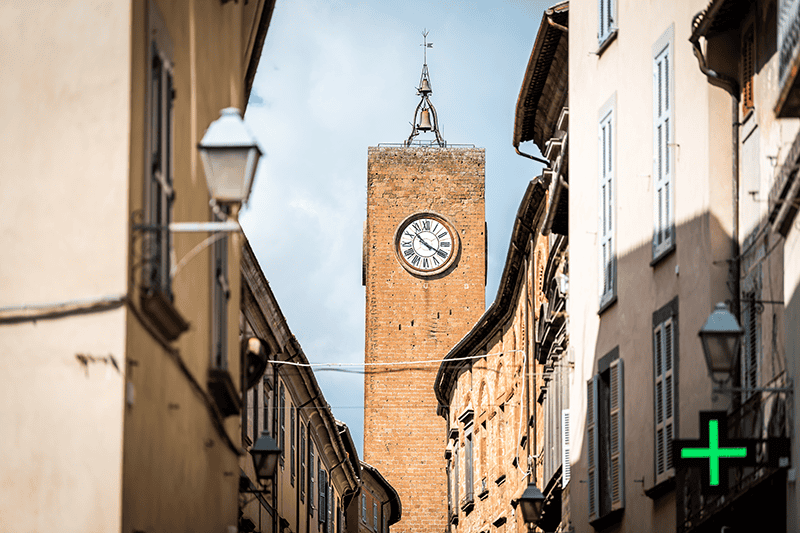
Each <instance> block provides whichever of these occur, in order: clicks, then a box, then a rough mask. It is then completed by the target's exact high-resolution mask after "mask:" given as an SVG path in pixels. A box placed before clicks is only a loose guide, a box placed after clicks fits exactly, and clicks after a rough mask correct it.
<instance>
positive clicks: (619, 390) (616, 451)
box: [609, 359, 625, 511]
mask: <svg viewBox="0 0 800 533" xmlns="http://www.w3.org/2000/svg"><path fill="white" fill-rule="evenodd" d="M609 372H610V373H611V376H610V380H609V381H610V389H611V390H610V393H611V394H610V402H609V420H610V423H609V426H610V427H609V437H610V444H611V450H610V452H611V464H610V465H609V477H610V478H611V486H610V487H609V489H610V491H611V510H612V511H614V510H616V509H622V508H623V507H625V424H624V421H625V419H624V416H623V404H624V395H623V392H624V390H623V383H622V359H617V360H616V361H614V362H613V363H611V366H610V368H609Z"/></svg>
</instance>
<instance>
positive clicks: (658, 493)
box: [644, 476, 675, 500]
mask: <svg viewBox="0 0 800 533" xmlns="http://www.w3.org/2000/svg"><path fill="white" fill-rule="evenodd" d="M673 490H675V476H672V477H671V478H667V479H665V480H664V481H662V482H661V483H657V484H655V485H653V486H652V487H650V488H649V489H645V490H644V494H645V496H647V497H648V498H650V499H651V500H657V499H659V498H660V497H662V496H664V495H665V494H669V493H670V492H672V491H673Z"/></svg>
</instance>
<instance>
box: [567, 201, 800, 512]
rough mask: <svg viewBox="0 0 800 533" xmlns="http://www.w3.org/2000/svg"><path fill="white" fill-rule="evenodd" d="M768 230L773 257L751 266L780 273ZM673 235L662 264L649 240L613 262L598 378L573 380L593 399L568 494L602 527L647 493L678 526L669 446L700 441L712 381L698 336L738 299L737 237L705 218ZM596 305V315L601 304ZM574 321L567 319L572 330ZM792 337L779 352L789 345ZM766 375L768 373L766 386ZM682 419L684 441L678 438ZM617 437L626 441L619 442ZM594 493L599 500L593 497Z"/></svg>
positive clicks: (788, 312) (792, 306)
mask: <svg viewBox="0 0 800 533" xmlns="http://www.w3.org/2000/svg"><path fill="white" fill-rule="evenodd" d="M762 223H766V221H765V220H764V221H762ZM619 231H620V230H618V234H619ZM767 233H769V236H770V243H769V246H767V247H766V250H767V251H766V253H765V254H764V255H762V256H760V258H758V259H756V260H755V262H762V263H764V264H765V265H766V264H767V262H772V264H771V271H773V272H781V273H782V271H783V250H782V248H783V245H784V242H783V239H782V238H781V237H780V236H777V234H775V235H773V234H771V232H767ZM674 235H675V243H676V245H675V246H674V248H673V249H672V250H670V251H667V252H666V253H663V254H662V255H661V256H660V257H659V258H658V259H657V260H656V261H654V260H653V256H654V246H653V244H652V243H650V242H647V243H642V244H641V245H639V246H637V247H636V248H633V249H630V250H626V251H625V253H624V254H623V255H619V256H618V257H616V259H615V263H616V264H615V269H616V285H615V292H616V294H615V295H614V297H613V298H611V299H610V301H611V302H612V303H610V304H607V305H606V307H605V309H603V311H602V313H600V323H599V326H598V332H597V338H596V342H595V346H594V353H593V354H592V353H591V352H588V353H586V352H585V355H584V356H585V357H593V359H594V363H593V366H592V375H591V376H583V377H582V378H581V377H577V378H576V379H577V381H576V382H575V383H574V386H575V387H578V389H577V390H578V391H582V394H585V395H587V396H586V397H585V398H586V399H587V401H586V403H585V404H584V405H585V406H586V410H585V411H584V412H582V413H580V412H576V411H577V408H573V409H574V411H573V414H572V419H573V421H575V422H577V423H576V424H575V425H574V426H573V428H574V430H575V431H580V432H581V435H580V437H579V439H578V442H577V443H575V444H578V443H580V448H578V447H577V446H575V445H574V444H573V447H572V452H573V457H572V461H573V466H572V469H573V484H572V488H571V490H572V491H575V492H577V494H575V492H573V496H572V497H571V506H572V509H571V514H572V516H573V518H574V519H580V518H578V517H586V516H590V522H593V525H595V526H596V527H600V528H602V527H606V526H608V525H611V524H613V523H616V522H623V524H622V525H624V521H625V520H626V518H625V515H624V513H623V512H622V510H623V509H624V508H625V507H628V508H629V509H631V508H632V507H634V506H639V505H640V504H641V505H643V504H644V502H645V501H649V500H648V499H647V498H646V497H645V493H647V494H648V495H649V496H650V497H651V498H653V502H652V503H653V506H652V507H650V505H648V506H646V507H645V508H648V509H652V513H653V517H655V516H656V514H658V515H659V516H661V517H663V518H664V519H665V520H669V521H673V520H675V499H674V498H675V495H674V492H675V491H674V490H673V489H672V488H671V487H672V485H670V483H671V482H670V479H669V478H671V477H672V476H671V475H670V473H669V472H668V471H667V470H668V466H669V461H671V460H670V459H668V456H669V441H670V439H671V438H677V437H687V435H688V436H691V435H697V432H698V428H697V424H698V422H697V414H698V411H700V410H704V409H710V408H712V393H711V388H712V382H711V380H710V379H709V378H708V377H707V376H708V374H707V370H706V364H705V359H704V356H703V352H702V348H701V345H700V341H699V339H698V337H697V332H698V331H699V330H700V328H701V327H702V326H703V324H704V322H705V320H706V318H707V317H708V315H709V314H710V313H711V311H712V310H713V308H714V305H715V304H716V303H717V302H720V301H730V300H731V299H732V298H733V293H732V292H731V290H730V289H729V287H735V286H736V285H735V284H734V283H731V281H733V278H732V276H731V275H730V274H729V265H730V264H731V262H730V259H731V251H732V249H733V247H732V239H731V235H730V233H729V232H728V231H727V230H726V229H725V227H724V226H723V225H722V224H721V223H720V221H719V220H718V219H717V218H716V217H715V216H714V215H713V214H711V213H709V212H706V213H704V214H703V215H700V216H698V217H695V218H692V219H690V220H687V221H685V222H683V223H681V224H679V225H678V226H677V227H676V228H675V232H674ZM776 243H777V245H776V246H775V244H776ZM595 264H596V263H595ZM776 268H777V269H780V270H776ZM599 270H600V269H599V268H598V271H599ZM765 270H767V269H766V268H765ZM573 275H579V274H578V273H577V272H573ZM737 275H738V274H737ZM773 278H774V276H773ZM765 281H766V280H765ZM781 291H782V287H781V288H780V290H779V291H778V293H781V294H782V292H781ZM598 293H599V289H598ZM607 300H609V299H608V298H607ZM597 302H598V307H597V309H598V310H599V309H600V305H599V304H600V298H599V297H597ZM589 307H590V308H591V306H589ZM775 311H776V315H775V316H776V317H777V331H778V332H779V333H778V334H777V335H778V336H783V331H784V328H783V323H784V322H783V316H782V313H781V312H780V310H779V309H777V308H776V310H775ZM785 317H786V318H785V319H786V320H789V321H790V322H788V323H794V324H800V288H798V289H796V290H795V292H794V294H793V297H792V299H791V301H790V302H787V305H786V307H785ZM576 318H578V317H571V320H572V321H573V324H577V322H576V321H575V320H576ZM587 318H589V319H590V317H587ZM578 327H580V326H578ZM788 329H790V328H787V331H788ZM796 329H797V328H796ZM681 332H682V333H683V335H682V336H681V335H680V334H679V333H681ZM797 335H798V336H800V333H798V334H797ZM789 340H790V339H786V341H787V342H786V343H784V342H783V341H779V342H778V343H777V346H787V345H789V342H788V341H789ZM795 341H798V342H800V338H799V339H795ZM761 346H762V347H763V350H764V353H767V351H769V349H770V348H769V343H768V342H762V344H761ZM774 351H775V349H774V348H773V352H774ZM778 354H779V358H780V359H782V361H781V362H780V363H779V364H778V365H772V366H771V367H770V368H769V371H771V369H772V368H778V369H780V368H783V369H786V368H787V366H786V360H785V357H786V350H785V349H780V351H779V352H778ZM774 357H775V354H774V353H773V358H774ZM577 363H578V364H577V365H576V366H577V367H578V368H580V367H581V364H580V361H577ZM776 372H777V370H776ZM577 375H578V376H580V373H578V374H577ZM770 377H772V375H769V376H767V375H764V376H762V377H761V382H762V383H765V382H768V381H769V379H770ZM587 380H588V381H587ZM659 396H660V399H659V398H658V397H659ZM670 398H671V399H672V401H671V402H668V399H670ZM668 403H669V404H671V405H668ZM657 405H659V406H660V407H657ZM718 406H719V404H717V407H718ZM576 407H577V406H576ZM681 417H683V418H684V420H683V421H681V420H680V419H681ZM679 422H681V423H682V424H683V428H684V433H686V435H679V434H678V428H679ZM617 436H622V438H621V439H619V441H617ZM659 436H661V444H659V443H658V442H657V441H659ZM687 438H688V437H687ZM617 442H620V443H621V444H622V448H620V447H619V446H617ZM625 448H627V449H625ZM590 456H592V457H591V458H590ZM590 460H591V462H592V465H591V468H589V465H588V463H589V461H590ZM576 482H577V483H576ZM592 486H594V487H595V490H596V492H595V494H596V496H595V497H594V498H589V495H590V487H592ZM578 491H579V492H578ZM654 493H655V495H654ZM626 499H627V504H626ZM631 510H632V509H631ZM635 512H636V513H640V512H641V511H639V510H637V511H635ZM629 514H630V512H629ZM631 518H632V515H631ZM641 518H642V517H641V516H640V517H639V518H638V519H639V520H641Z"/></svg>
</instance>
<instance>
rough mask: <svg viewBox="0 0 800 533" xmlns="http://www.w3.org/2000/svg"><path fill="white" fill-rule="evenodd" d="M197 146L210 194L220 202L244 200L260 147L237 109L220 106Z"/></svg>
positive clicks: (250, 185) (259, 155)
mask: <svg viewBox="0 0 800 533" xmlns="http://www.w3.org/2000/svg"><path fill="white" fill-rule="evenodd" d="M197 147H198V149H199V150H200V158H201V159H202V160H203V168H204V169H205V174H206V183H207V184H208V192H209V193H210V194H211V198H212V199H213V200H214V201H216V202H218V203H222V204H226V203H234V204H236V203H241V204H246V203H247V199H248V198H249V197H250V190H251V189H252V186H253V176H254V175H255V173H256V166H257V165H258V160H259V158H260V157H261V150H260V149H259V147H258V142H256V139H255V137H253V134H252V133H250V130H248V129H247V126H245V123H244V121H243V120H242V116H241V114H240V113H239V110H238V109H236V108H235V107H226V108H225V109H223V110H222V112H221V114H220V117H219V118H218V119H217V120H215V121H214V122H212V123H211V125H210V126H209V127H208V129H207V130H206V133H205V135H203V140H201V141H200V144H198V145H197Z"/></svg>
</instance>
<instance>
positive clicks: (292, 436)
mask: <svg viewBox="0 0 800 533" xmlns="http://www.w3.org/2000/svg"><path fill="white" fill-rule="evenodd" d="M295 411H296V409H295V407H294V405H292V404H291V401H290V402H289V425H290V428H289V444H290V447H291V448H290V450H291V453H290V455H289V473H290V475H289V482H290V483H291V485H292V487H294V476H295V454H296V453H297V429H296V428H295V426H296V421H295V418H296V415H295Z"/></svg>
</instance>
